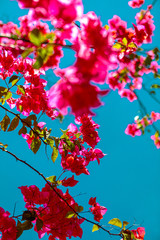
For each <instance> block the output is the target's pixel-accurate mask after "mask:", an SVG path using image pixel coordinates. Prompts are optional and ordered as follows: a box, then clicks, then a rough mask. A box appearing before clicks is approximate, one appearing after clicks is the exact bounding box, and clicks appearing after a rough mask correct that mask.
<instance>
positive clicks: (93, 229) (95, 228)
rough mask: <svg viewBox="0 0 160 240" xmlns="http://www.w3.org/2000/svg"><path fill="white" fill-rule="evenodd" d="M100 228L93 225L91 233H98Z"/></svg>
mask: <svg viewBox="0 0 160 240" xmlns="http://www.w3.org/2000/svg"><path fill="white" fill-rule="evenodd" d="M99 229H100V227H99V226H98V225H97V224H94V225H93V228H92V232H95V231H98V230H99Z"/></svg>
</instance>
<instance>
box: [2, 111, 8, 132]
mask: <svg viewBox="0 0 160 240" xmlns="http://www.w3.org/2000/svg"><path fill="white" fill-rule="evenodd" d="M0 124H1V129H2V130H3V131H4V132H5V131H6V130H7V127H8V125H9V124H10V118H9V117H8V116H7V115H5V117H4V118H3V119H2V121H1V122H0Z"/></svg>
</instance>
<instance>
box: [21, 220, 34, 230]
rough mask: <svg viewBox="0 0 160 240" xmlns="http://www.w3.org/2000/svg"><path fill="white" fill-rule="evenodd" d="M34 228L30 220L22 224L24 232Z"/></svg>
mask: <svg viewBox="0 0 160 240" xmlns="http://www.w3.org/2000/svg"><path fill="white" fill-rule="evenodd" d="M32 227H33V224H32V222H31V221H30V220H26V221H25V222H23V223H21V228H22V229H23V230H30V229H31V228H32Z"/></svg>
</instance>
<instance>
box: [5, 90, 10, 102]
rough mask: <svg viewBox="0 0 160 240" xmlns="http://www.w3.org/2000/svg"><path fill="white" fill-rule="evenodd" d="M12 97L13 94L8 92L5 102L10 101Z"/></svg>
mask: <svg viewBox="0 0 160 240" xmlns="http://www.w3.org/2000/svg"><path fill="white" fill-rule="evenodd" d="M11 97H12V93H11V92H10V91H8V92H7V93H6V94H5V97H4V99H5V100H8V99H10V98H11Z"/></svg>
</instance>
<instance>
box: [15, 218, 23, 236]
mask: <svg viewBox="0 0 160 240" xmlns="http://www.w3.org/2000/svg"><path fill="white" fill-rule="evenodd" d="M16 228H17V235H16V239H18V238H19V237H20V236H21V235H22V233H23V229H22V227H21V222H20V221H19V220H18V222H17V226H16Z"/></svg>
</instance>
